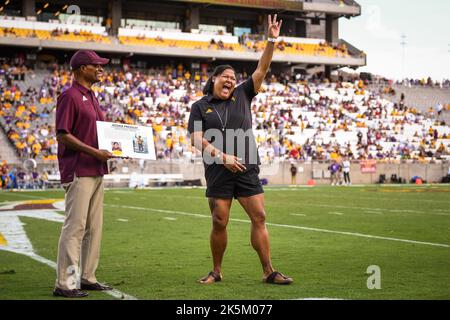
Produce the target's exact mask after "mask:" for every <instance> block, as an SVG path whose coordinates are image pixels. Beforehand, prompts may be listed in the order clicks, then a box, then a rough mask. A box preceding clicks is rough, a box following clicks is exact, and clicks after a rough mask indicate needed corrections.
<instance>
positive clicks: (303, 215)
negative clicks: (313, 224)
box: [290, 213, 306, 217]
mask: <svg viewBox="0 0 450 320" xmlns="http://www.w3.org/2000/svg"><path fill="white" fill-rule="evenodd" d="M290 215H291V216H299V217H306V214H303V213H290Z"/></svg>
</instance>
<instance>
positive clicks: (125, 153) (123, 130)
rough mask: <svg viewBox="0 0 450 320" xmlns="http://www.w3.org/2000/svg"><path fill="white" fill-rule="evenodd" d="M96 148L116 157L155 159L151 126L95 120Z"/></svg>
mask: <svg viewBox="0 0 450 320" xmlns="http://www.w3.org/2000/svg"><path fill="white" fill-rule="evenodd" d="M97 137H98V148H99V149H104V150H108V151H109V152H111V153H112V154H114V155H115V156H118V157H129V158H135V159H147V160H156V155H155V144H154V141H153V130H152V128H151V127H145V126H134V125H129V124H123V123H112V122H104V121H97Z"/></svg>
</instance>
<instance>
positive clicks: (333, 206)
mask: <svg viewBox="0 0 450 320" xmlns="http://www.w3.org/2000/svg"><path fill="white" fill-rule="evenodd" d="M305 205H307V206H311V207H323V208H339V209H352V210H364V211H380V212H381V211H385V212H393V213H399V212H410V213H423V214H426V215H427V214H434V215H438V216H450V214H447V213H439V212H430V211H427V212H425V211H420V210H405V209H383V208H375V207H350V206H341V205H331V204H318V203H307V204H305Z"/></svg>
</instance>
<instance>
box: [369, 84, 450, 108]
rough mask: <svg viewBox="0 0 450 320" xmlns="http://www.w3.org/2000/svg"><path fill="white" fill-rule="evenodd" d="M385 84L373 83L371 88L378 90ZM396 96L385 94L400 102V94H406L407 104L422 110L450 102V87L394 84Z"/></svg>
mask: <svg viewBox="0 0 450 320" xmlns="http://www.w3.org/2000/svg"><path fill="white" fill-rule="evenodd" d="M383 87H384V86H383V85H371V86H369V88H370V89H371V90H375V91H378V90H379V89H380V88H383ZM392 88H393V89H394V90H395V96H391V95H383V96H384V97H385V98H386V99H387V100H391V101H393V102H399V101H400V96H401V94H402V93H403V94H404V95H405V102H406V105H407V106H409V107H414V108H417V109H419V110H422V111H426V110H427V109H428V108H430V107H433V108H434V107H435V106H436V104H438V103H442V104H443V105H448V104H450V89H441V88H431V87H428V88H427V87H407V86H401V85H393V86H392Z"/></svg>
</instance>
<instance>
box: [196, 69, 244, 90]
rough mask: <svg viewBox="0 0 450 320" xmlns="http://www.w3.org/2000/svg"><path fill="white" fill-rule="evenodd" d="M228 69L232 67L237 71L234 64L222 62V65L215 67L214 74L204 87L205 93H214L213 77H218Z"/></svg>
mask: <svg viewBox="0 0 450 320" xmlns="http://www.w3.org/2000/svg"><path fill="white" fill-rule="evenodd" d="M227 69H231V70H233V72H234V73H236V71H235V70H234V68H233V67H232V66H230V65H229V64H222V65H220V66H217V67H216V68H215V69H214V71H213V73H212V75H211V76H210V77H209V79H208V81H206V84H205V86H204V87H203V94H208V93H210V94H212V93H213V90H214V83H213V82H212V78H213V77H216V76H218V75H221V74H222V73H223V72H224V71H225V70H227Z"/></svg>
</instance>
